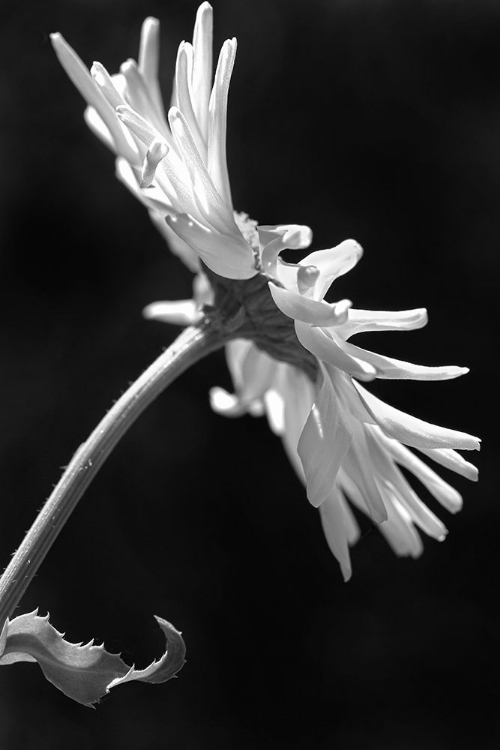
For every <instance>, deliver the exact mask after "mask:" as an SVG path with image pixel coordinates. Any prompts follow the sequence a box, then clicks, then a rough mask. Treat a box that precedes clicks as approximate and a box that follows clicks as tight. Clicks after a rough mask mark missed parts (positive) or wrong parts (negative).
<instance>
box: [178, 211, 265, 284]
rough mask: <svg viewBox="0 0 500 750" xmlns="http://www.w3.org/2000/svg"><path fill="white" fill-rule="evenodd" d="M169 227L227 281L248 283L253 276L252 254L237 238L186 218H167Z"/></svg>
mask: <svg viewBox="0 0 500 750" xmlns="http://www.w3.org/2000/svg"><path fill="white" fill-rule="evenodd" d="M166 221H167V223H168V225H169V227H170V228H171V229H172V230H173V231H174V232H175V233H176V234H177V235H179V237H181V238H182V239H183V240H184V241H185V242H187V244H188V245H189V246H190V247H192V248H193V250H195V251H196V253H197V254H198V256H199V257H200V258H201V260H202V261H203V262H204V263H206V265H207V266H208V267H209V268H211V269H212V271H215V273H218V274H219V275H220V276H225V277H226V278H228V279H250V278H252V276H255V274H256V273H257V272H256V269H255V267H254V265H253V254H252V250H251V248H250V246H249V245H247V243H246V242H245V241H244V239H243V237H241V240H240V239H239V238H238V237H237V236H236V237H228V236H227V235H223V234H219V233H217V232H213V231H211V230H210V229H207V227H204V226H202V225H201V224H199V223H198V222H197V221H195V220H194V219H191V218H190V217H189V216H187V215H186V214H179V215H178V216H167V219H166Z"/></svg>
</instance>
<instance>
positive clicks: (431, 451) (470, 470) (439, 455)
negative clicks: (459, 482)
mask: <svg viewBox="0 0 500 750" xmlns="http://www.w3.org/2000/svg"><path fill="white" fill-rule="evenodd" d="M419 450H420V451H421V452H422V453H424V454H425V455H426V456H428V457H429V458H432V460H433V461H435V462H436V463H437V464H440V465H441V466H444V467H446V468H447V469H450V471H454V472H456V473H457V474H460V475H461V476H463V477H465V478H466V479H470V480H471V481H472V482H477V480H478V470H477V467H476V466H474V464H471V463H470V461H466V460H465V458H462V456H461V455H460V453H457V452H456V451H454V450H452V449H451V448H420V449H419Z"/></svg>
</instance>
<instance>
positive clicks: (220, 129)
mask: <svg viewBox="0 0 500 750" xmlns="http://www.w3.org/2000/svg"><path fill="white" fill-rule="evenodd" d="M235 57H236V39H227V40H226V41H225V42H224V44H223V45H222V49H221V51H220V55H219V61H218V63H217V70H216V71H215V80H214V86H213V89H212V95H211V97H210V104H209V112H208V171H209V173H210V176H211V178H212V180H213V182H214V184H215V186H216V188H217V190H218V192H219V194H220V195H221V196H222V198H223V200H224V202H225V204H226V205H227V206H229V207H230V208H231V209H232V206H233V202H232V200H231V187H230V184H229V174H228V171H227V161H226V121H227V97H228V92H229V82H230V80H231V73H232V71H233V66H234V60H235Z"/></svg>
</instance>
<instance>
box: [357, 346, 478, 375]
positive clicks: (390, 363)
mask: <svg viewBox="0 0 500 750" xmlns="http://www.w3.org/2000/svg"><path fill="white" fill-rule="evenodd" d="M342 348H343V350H344V351H345V352H347V353H348V354H350V355H352V356H353V357H356V358H357V359H362V360H363V361H364V362H368V363H369V364H370V365H372V366H373V367H374V368H375V369H376V370H377V377H378V378H386V379H388V380H398V379H399V380H452V379H453V378H458V377H460V375H465V374H466V373H468V372H469V370H468V368H467V367H456V366H454V365H445V366H441V367H425V366H424V365H414V364H412V363H411V362H403V361H401V360H399V359H393V358H392V357H385V356H383V355H381V354H376V353H375V352H370V351H368V350H367V349H362V348H360V347H359V346H354V345H353V344H348V343H347V342H344V344H343V346H342Z"/></svg>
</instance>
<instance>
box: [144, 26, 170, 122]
mask: <svg viewBox="0 0 500 750" xmlns="http://www.w3.org/2000/svg"><path fill="white" fill-rule="evenodd" d="M159 67H160V22H159V21H158V19H157V18H152V17H151V16H150V17H149V18H146V20H145V21H144V23H143V24H142V29H141V42H140V47H139V70H140V72H141V75H142V77H143V79H144V81H145V83H146V86H147V88H148V91H149V94H150V96H151V99H152V101H153V104H154V106H155V108H156V110H157V112H158V114H159V115H160V117H161V118H162V120H163V121H164V122H165V110H164V108H163V99H162V95H161V90H160V84H159V81H158V71H159Z"/></svg>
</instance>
